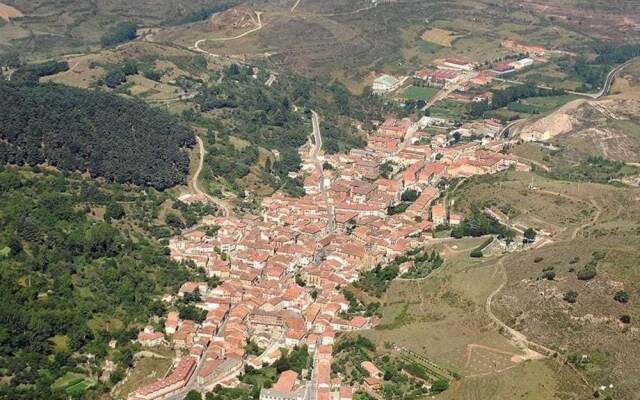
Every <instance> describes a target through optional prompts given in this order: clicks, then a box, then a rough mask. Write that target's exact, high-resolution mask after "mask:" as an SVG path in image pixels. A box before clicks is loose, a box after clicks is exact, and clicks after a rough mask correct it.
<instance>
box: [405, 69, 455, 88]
mask: <svg viewBox="0 0 640 400" xmlns="http://www.w3.org/2000/svg"><path fill="white" fill-rule="evenodd" d="M458 76H460V72H459V71H456V70H450V69H436V70H432V69H424V70H421V71H416V73H415V74H414V77H413V84H414V85H415V86H427V87H437V88H441V87H444V86H446V85H447V84H448V83H450V82H453V81H455V80H456V78H458Z"/></svg>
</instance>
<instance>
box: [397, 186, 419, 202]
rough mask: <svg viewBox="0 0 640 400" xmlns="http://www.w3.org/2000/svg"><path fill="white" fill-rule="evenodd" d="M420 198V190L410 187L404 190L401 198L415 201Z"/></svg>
mask: <svg viewBox="0 0 640 400" xmlns="http://www.w3.org/2000/svg"><path fill="white" fill-rule="evenodd" d="M417 199H418V192H417V191H416V190H415V189H408V190H405V191H404V192H402V196H401V200H402V201H410V202H414V201H416V200H417Z"/></svg>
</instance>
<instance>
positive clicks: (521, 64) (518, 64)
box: [512, 57, 534, 69]
mask: <svg viewBox="0 0 640 400" xmlns="http://www.w3.org/2000/svg"><path fill="white" fill-rule="evenodd" d="M533 63H534V61H533V59H532V58H529V57H527V58H523V59H521V60H518V61H515V62H513V63H512V65H513V68H515V69H522V68H525V67H529V66H531V65H533Z"/></svg>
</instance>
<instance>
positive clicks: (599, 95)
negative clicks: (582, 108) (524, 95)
mask: <svg viewBox="0 0 640 400" xmlns="http://www.w3.org/2000/svg"><path fill="white" fill-rule="evenodd" d="M635 60H636V59H635V58H634V59H631V60H629V61H627V62H625V63H623V64H620V65H617V66H615V67H614V68H613V69H612V70H611V71H609V74H607V78H606V79H605V81H604V85H602V89H600V91H598V92H596V93H584V92H576V91H573V90H567V91H566V92H567V93H569V94H574V95H576V96H582V97H588V98H591V99H599V98H602V97H604V96H606V95H607V94H609V90H611V85H613V81H614V79H615V77H616V75H618V73H619V72H620V71H622V70H623V69H624V68H625V67H626V66H627V65H629V64H631V63H632V62H633V61H635ZM494 79H495V80H496V81H498V82H506V83H513V84H515V85H525V84H526V83H525V82H520V81H515V80H512V79H504V78H494ZM537 88H539V89H545V90H552V89H554V88H552V87H550V86H546V85H537Z"/></svg>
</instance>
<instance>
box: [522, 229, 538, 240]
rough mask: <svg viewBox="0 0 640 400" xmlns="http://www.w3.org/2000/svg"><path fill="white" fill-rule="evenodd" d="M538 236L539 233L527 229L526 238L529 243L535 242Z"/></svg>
mask: <svg viewBox="0 0 640 400" xmlns="http://www.w3.org/2000/svg"><path fill="white" fill-rule="evenodd" d="M536 235H537V232H536V231H535V229H533V228H527V230H525V231H524V238H525V239H526V240H527V241H528V242H533V241H535V240H536Z"/></svg>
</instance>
